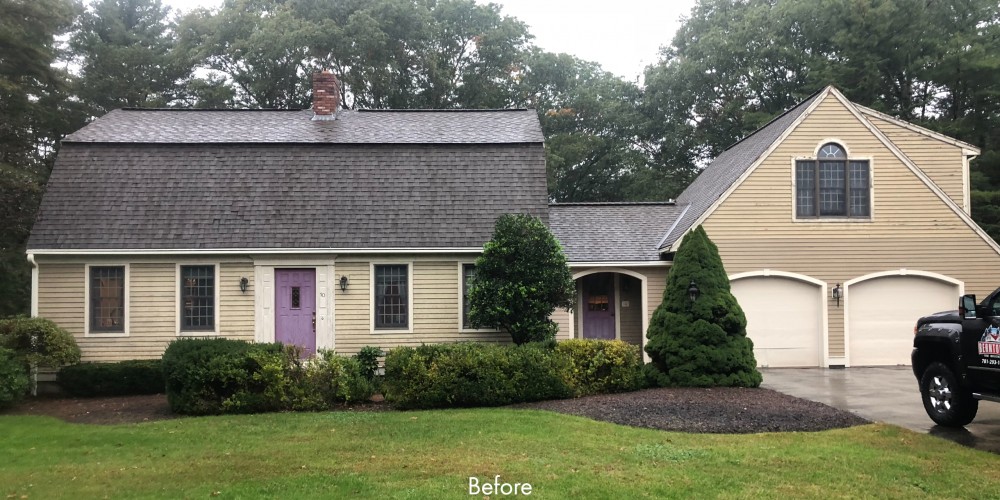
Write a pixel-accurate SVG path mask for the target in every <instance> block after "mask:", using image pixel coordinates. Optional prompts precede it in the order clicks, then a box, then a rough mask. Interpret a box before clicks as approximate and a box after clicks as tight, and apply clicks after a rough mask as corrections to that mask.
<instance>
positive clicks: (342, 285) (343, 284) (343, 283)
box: [340, 276, 347, 292]
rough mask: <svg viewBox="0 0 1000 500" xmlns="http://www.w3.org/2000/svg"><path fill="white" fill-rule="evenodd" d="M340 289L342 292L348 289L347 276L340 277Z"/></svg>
mask: <svg viewBox="0 0 1000 500" xmlns="http://www.w3.org/2000/svg"><path fill="white" fill-rule="evenodd" d="M340 291H341V292H346V291H347V276H341V277H340Z"/></svg>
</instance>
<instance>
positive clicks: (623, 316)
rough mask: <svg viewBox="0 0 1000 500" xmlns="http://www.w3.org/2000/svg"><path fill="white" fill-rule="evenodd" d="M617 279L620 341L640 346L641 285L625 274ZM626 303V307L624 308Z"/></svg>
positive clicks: (641, 333)
mask: <svg viewBox="0 0 1000 500" xmlns="http://www.w3.org/2000/svg"><path fill="white" fill-rule="evenodd" d="M618 279H619V284H618V290H619V292H620V294H619V295H620V296H619V297H618V298H617V300H618V304H620V307H621V309H620V311H621V312H620V326H621V339H622V340H624V341H625V342H628V343H630V344H635V345H642V335H643V332H642V314H643V311H642V286H641V285H642V284H641V282H640V281H639V280H637V279H635V278H633V277H631V276H628V275H625V274H623V275H620V276H619V278H618ZM626 301H627V302H628V305H629V306H628V307H625V304H624V303H625V302H626Z"/></svg>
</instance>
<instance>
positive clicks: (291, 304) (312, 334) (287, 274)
mask: <svg viewBox="0 0 1000 500" xmlns="http://www.w3.org/2000/svg"><path fill="white" fill-rule="evenodd" d="M274 282H275V287H274V307H275V315H274V340H275V342H281V343H282V344H292V345H297V346H299V347H301V348H302V354H303V355H304V356H312V355H313V354H315V353H316V270H315V269H275V270H274Z"/></svg>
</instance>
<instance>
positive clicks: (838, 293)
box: [830, 283, 844, 307]
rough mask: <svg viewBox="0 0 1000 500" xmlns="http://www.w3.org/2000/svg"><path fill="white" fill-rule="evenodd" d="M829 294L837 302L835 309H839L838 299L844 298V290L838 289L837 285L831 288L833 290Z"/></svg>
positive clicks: (838, 285)
mask: <svg viewBox="0 0 1000 500" xmlns="http://www.w3.org/2000/svg"><path fill="white" fill-rule="evenodd" d="M830 293H831V294H833V298H834V299H836V300H837V307H840V298H841V297H843V296H844V289H843V288H840V283H837V286H835V287H833V290H831V291H830Z"/></svg>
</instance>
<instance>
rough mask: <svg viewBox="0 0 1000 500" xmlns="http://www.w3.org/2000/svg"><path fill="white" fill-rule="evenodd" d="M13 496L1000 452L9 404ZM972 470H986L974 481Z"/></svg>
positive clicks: (549, 416) (639, 489)
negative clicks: (87, 416) (68, 418)
mask: <svg viewBox="0 0 1000 500" xmlns="http://www.w3.org/2000/svg"><path fill="white" fill-rule="evenodd" d="M0 427H2V428H3V429H4V439H3V440H0V463H2V464H4V465H3V467H0V485H2V486H0V493H2V494H4V495H5V496H8V497H10V498H22V497H23V496H27V497H28V498H98V497H105V496H107V497H114V498H136V497H143V498H258V497H278V496H280V497H282V498H469V495H468V482H469V477H470V476H474V477H478V478H479V479H480V480H481V481H482V482H486V481H493V478H494V476H496V475H499V476H500V477H501V480H502V481H507V482H527V483H530V484H531V485H532V487H533V493H532V497H538V498H706V497H707V498H715V497H727V498H761V497H763V498H775V497H786V498H822V499H826V498H829V497H830V496H831V495H833V496H837V497H843V498H866V497H882V498H936V497H948V498H984V497H988V496H990V494H991V493H990V492H996V491H1000V477H997V476H996V475H994V474H989V473H988V472H984V471H990V470H993V467H992V466H991V465H990V464H995V463H997V457H996V456H994V455H991V454H988V453H985V452H981V451H976V450H972V449H968V448H964V447H961V446H959V445H956V444H954V443H951V442H947V441H944V440H941V439H939V438H935V437H932V436H928V435H922V434H917V433H914V432H911V431H908V430H904V429H901V428H898V427H894V426H889V425H883V424H875V425H865V426H859V427H852V428H848V429H839V430H833V431H824V432H817V433H779V434H748V435H726V434H718V435H714V434H713V435H708V434H684V433H672V432H663V431H655V430H649V429H637V428H631V427H624V426H618V425H614V424H608V423H602V422H596V421H593V420H589V419H585V418H580V417H574V416H569V415H563V414H556V413H549V412H540V411H526V410H512V409H472V410H435V411H419V412H360V413H359V412H346V411H345V412H327V413H299V414H273V413H272V414H261V415H233V416H221V417H197V418H179V419H173V420H164V421H157V422H148V423H143V424H134V425H118V426H93V425H91V426H88V425H78V424H67V423H64V422H61V421H58V420H55V419H52V418H45V417H24V416H17V417H13V416H0ZM969 478H976V480H975V481H970V480H969Z"/></svg>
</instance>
